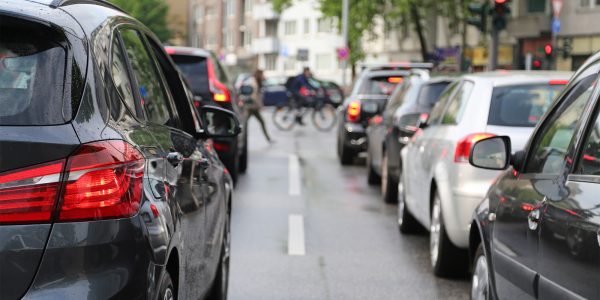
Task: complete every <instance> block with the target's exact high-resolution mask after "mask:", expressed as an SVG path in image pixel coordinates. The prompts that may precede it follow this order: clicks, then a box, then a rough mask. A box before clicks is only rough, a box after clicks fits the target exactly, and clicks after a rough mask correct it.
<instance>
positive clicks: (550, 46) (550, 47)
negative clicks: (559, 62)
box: [544, 44, 553, 56]
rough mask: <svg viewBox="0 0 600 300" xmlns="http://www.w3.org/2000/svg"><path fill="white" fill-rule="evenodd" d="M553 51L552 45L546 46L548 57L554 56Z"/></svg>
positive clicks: (545, 51) (545, 50)
mask: <svg viewBox="0 0 600 300" xmlns="http://www.w3.org/2000/svg"><path fill="white" fill-rule="evenodd" d="M552 50H553V49H552V45H550V44H546V46H544V53H546V55H548V56H550V55H552Z"/></svg>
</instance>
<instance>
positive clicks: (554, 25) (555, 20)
mask: <svg viewBox="0 0 600 300" xmlns="http://www.w3.org/2000/svg"><path fill="white" fill-rule="evenodd" d="M559 32H560V20H559V19H558V18H556V17H554V18H552V34H553V35H556V34H557V33H559Z"/></svg>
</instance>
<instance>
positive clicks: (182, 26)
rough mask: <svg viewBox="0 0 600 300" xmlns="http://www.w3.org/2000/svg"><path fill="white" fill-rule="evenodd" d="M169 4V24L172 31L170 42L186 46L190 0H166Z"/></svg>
mask: <svg viewBox="0 0 600 300" xmlns="http://www.w3.org/2000/svg"><path fill="white" fill-rule="evenodd" d="M166 3H167V5H168V6H169V14H168V15H167V26H169V30H170V31H171V38H170V39H169V44H171V45H175V46H186V45H187V42H188V32H189V29H188V27H189V25H188V23H189V15H190V14H189V7H190V0H166Z"/></svg>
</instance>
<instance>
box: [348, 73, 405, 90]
mask: <svg viewBox="0 0 600 300" xmlns="http://www.w3.org/2000/svg"><path fill="white" fill-rule="evenodd" d="M401 81H402V77H400V76H380V77H371V78H366V79H365V81H363V83H362V86H361V87H360V91H359V94H365V95H391V94H392V92H393V91H394V88H395V87H396V85H397V84H398V83H400V82H401Z"/></svg>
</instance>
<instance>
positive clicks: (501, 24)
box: [491, 0, 510, 31]
mask: <svg viewBox="0 0 600 300" xmlns="http://www.w3.org/2000/svg"><path fill="white" fill-rule="evenodd" d="M509 2H510V0H494V7H493V8H492V11H491V13H492V26H493V27H494V29H496V30H498V31H500V30H502V29H504V28H506V17H507V16H508V15H509V14H510V7H509V6H508V3H509Z"/></svg>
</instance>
